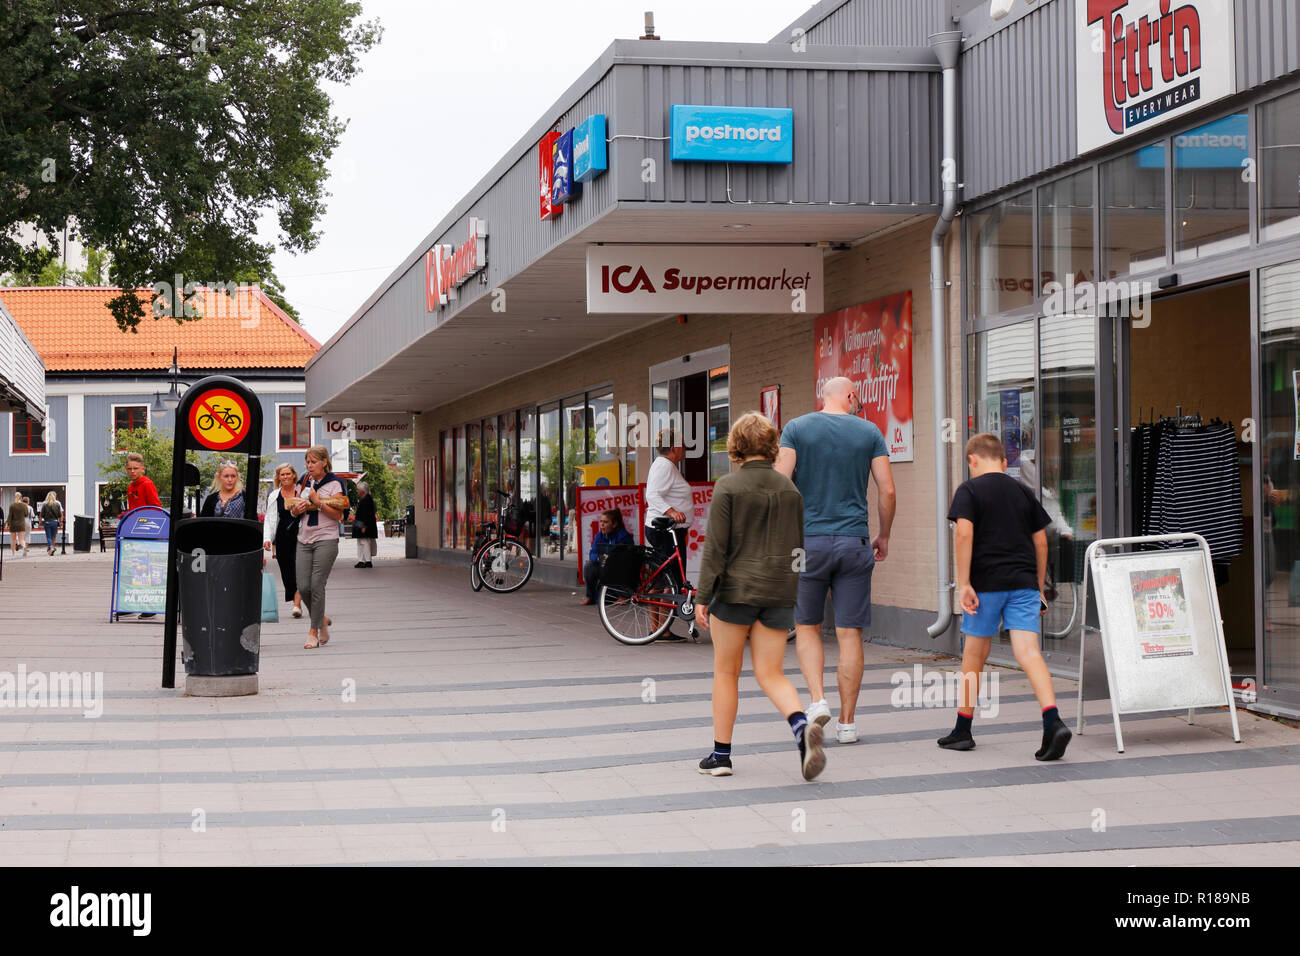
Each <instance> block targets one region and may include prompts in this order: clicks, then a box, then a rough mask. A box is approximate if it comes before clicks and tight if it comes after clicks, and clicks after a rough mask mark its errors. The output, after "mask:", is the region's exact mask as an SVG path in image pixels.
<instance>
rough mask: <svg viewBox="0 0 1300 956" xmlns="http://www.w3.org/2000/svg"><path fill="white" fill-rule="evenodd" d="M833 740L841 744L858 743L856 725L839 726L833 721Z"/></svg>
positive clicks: (837, 722) (839, 724) (838, 723)
mask: <svg viewBox="0 0 1300 956" xmlns="http://www.w3.org/2000/svg"><path fill="white" fill-rule="evenodd" d="M835 739H836V740H838V741H839V742H840V743H842V744H856V743H857V742H858V725H857V724H841V723H840V722H839V721H838V720H837V721H835Z"/></svg>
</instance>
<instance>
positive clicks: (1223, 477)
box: [1130, 416, 1243, 563]
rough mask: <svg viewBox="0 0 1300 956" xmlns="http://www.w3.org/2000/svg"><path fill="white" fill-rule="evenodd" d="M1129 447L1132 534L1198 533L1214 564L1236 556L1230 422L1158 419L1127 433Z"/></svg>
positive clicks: (1236, 477)
mask: <svg viewBox="0 0 1300 956" xmlns="http://www.w3.org/2000/svg"><path fill="white" fill-rule="evenodd" d="M1130 449H1131V452H1132V459H1131V460H1132V484H1131V488H1132V507H1133V525H1134V529H1135V533H1136V534H1140V535H1147V534H1152V535H1154V534H1188V533H1195V534H1199V535H1201V536H1202V537H1203V538H1205V540H1206V542H1207V543H1208V544H1209V545H1210V555H1211V558H1212V559H1213V560H1214V562H1215V563H1221V562H1227V561H1228V560H1229V559H1230V558H1233V557H1235V556H1236V555H1238V554H1240V553H1241V551H1242V546H1243V541H1242V530H1241V520H1242V497H1241V470H1240V465H1239V464H1238V458H1237V435H1236V431H1235V430H1234V429H1233V427H1232V425H1231V423H1229V424H1224V423H1223V422H1220V421H1218V420H1215V421H1214V422H1211V423H1210V424H1208V425H1203V424H1201V422H1200V416H1179V417H1178V418H1162V419H1160V420H1159V421H1157V422H1155V423H1154V424H1142V425H1139V426H1138V427H1137V428H1135V429H1133V432H1132V435H1131V437H1130Z"/></svg>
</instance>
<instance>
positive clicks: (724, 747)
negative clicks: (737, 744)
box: [713, 740, 731, 758]
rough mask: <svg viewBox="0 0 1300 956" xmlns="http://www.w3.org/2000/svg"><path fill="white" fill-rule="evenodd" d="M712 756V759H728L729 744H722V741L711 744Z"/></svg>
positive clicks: (729, 753) (729, 755)
mask: <svg viewBox="0 0 1300 956" xmlns="http://www.w3.org/2000/svg"><path fill="white" fill-rule="evenodd" d="M713 756H714V757H728V758H729V757H731V744H729V743H728V744H724V743H723V742H722V741H720V740H715V741H714V742H713Z"/></svg>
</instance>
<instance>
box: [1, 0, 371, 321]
mask: <svg viewBox="0 0 1300 956" xmlns="http://www.w3.org/2000/svg"><path fill="white" fill-rule="evenodd" d="M360 12H361V4H360V2H358V0H150V2H149V3H137V2H134V0H60V2H58V3H51V2H50V0H4V2H2V3H0V273H3V272H18V273H23V272H37V273H39V272H40V271H41V270H42V269H44V268H45V267H46V266H47V265H48V263H49V262H50V260H51V259H52V258H53V256H54V254H53V252H52V251H51V250H50V249H41V248H40V247H39V246H38V245H37V244H36V243H31V244H29V245H27V246H23V245H22V244H20V243H19V242H18V241H17V240H16V239H14V238H13V236H12V235H11V228H12V227H14V226H16V225H18V224H20V223H29V224H31V225H32V226H33V227H35V229H36V230H37V231H38V232H39V233H41V234H43V235H44V236H46V237H47V238H48V237H53V236H55V235H58V234H59V233H60V232H61V231H62V229H63V228H64V224H65V223H67V222H69V221H75V222H76V223H77V228H78V231H79V232H80V234H81V235H82V236H83V237H84V239H85V241H86V242H87V244H89V245H93V246H95V247H96V248H100V249H105V250H107V251H108V252H109V253H110V255H111V257H112V264H111V266H110V281H111V284H113V285H117V286H119V287H121V288H122V289H125V290H133V289H135V288H138V287H141V286H145V287H148V286H153V285H154V284H155V283H157V282H167V283H172V282H173V281H174V280H173V277H174V276H176V275H178V274H179V275H181V276H182V277H183V279H184V281H186V282H189V281H196V282H226V281H234V280H235V277H236V276H237V275H239V274H241V273H242V272H243V271H244V270H252V271H253V272H254V273H255V274H256V275H258V276H261V277H266V276H269V275H270V272H271V270H270V259H271V254H272V252H274V251H275V247H274V246H273V245H270V244H266V243H262V242H259V241H258V237H257V232H258V222H259V217H260V215H261V213H262V212H263V211H266V210H272V209H273V210H274V211H275V213H276V216H277V220H278V224H279V231H280V235H279V242H280V244H281V246H282V247H283V248H285V249H288V250H291V251H298V252H301V251H306V250H309V249H311V248H312V247H313V246H314V245H315V244H316V242H317V239H318V236H317V233H316V231H315V224H316V222H317V221H318V220H319V219H320V217H321V215H322V213H323V211H324V206H325V196H326V195H327V194H326V191H325V181H326V177H327V173H326V163H327V161H328V159H329V157H330V156H331V154H332V153H333V151H334V149H335V147H336V146H337V144H338V141H339V137H340V135H341V133H342V131H343V129H344V124H343V123H342V122H340V121H339V120H337V119H335V118H334V117H333V116H332V115H331V102H330V98H329V95H328V93H327V91H326V89H325V88H324V86H325V84H326V83H347V82H349V81H350V80H351V79H352V78H353V77H354V76H355V75H356V73H357V70H358V59H359V57H360V56H361V55H362V54H363V53H364V52H365V51H367V50H368V49H370V47H371V46H373V45H374V44H375V43H376V42H377V40H378V39H379V36H380V29H379V26H378V24H377V23H375V22H374V21H364V22H362V21H359V19H358V18H359V16H360ZM268 285H269V283H268ZM108 305H109V307H110V309H111V310H112V313H113V316H114V318H115V319H116V321H117V324H118V326H119V327H120V328H122V329H123V330H124V331H125V330H128V329H130V330H133V331H134V329H135V327H136V326H137V325H138V324H139V322H140V321H141V320H142V319H143V318H144V317H145V311H144V309H143V308H142V307H141V305H140V302H139V300H138V298H137V297H136V296H135V295H134V294H131V293H130V292H129V291H128V292H123V293H122V294H119V295H116V296H114V297H113V298H111V299H110V300H109V302H108ZM182 319H183V316H177V317H176V320H177V321H181V320H182Z"/></svg>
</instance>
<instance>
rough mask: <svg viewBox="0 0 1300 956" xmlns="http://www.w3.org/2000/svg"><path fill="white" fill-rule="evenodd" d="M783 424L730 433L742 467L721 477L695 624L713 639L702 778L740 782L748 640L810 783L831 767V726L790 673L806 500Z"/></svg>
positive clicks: (739, 425)
mask: <svg viewBox="0 0 1300 956" xmlns="http://www.w3.org/2000/svg"><path fill="white" fill-rule="evenodd" d="M779 438H780V435H779V434H778V432H777V430H776V427H775V426H774V425H773V424H772V423H771V422H770V421H768V420H767V419H766V418H764V417H763V416H762V415H760V414H759V413H758V412H748V413H746V414H744V415H742V416H741V417H740V418H739V419H738V420H737V421H736V424H735V425H733V426H732V428H731V433H730V434H729V435H728V436H727V454H728V455H729V456H730V458H731V460H732V461H738V462H741V463H742V464H741V466H740V470H739V471H735V472H732V473H731V474H729V475H724V476H723V477H722V478H720V479H718V482H717V484H716V485H715V486H714V489H713V503H712V505H711V506H710V508H709V526H708V529H707V531H706V532H705V536H704V553H703V556H702V558H701V561H700V589H699V591H698V592H697V594H696V596H695V598H696V603H695V619H696V621H697V623H699V624H700V625H701V626H702V627H707V628H708V629H709V633H710V635H711V636H712V638H713V738H714V740H713V751H712V753H710V754H709V755H708V756H707V757H705V758H704V759H703V760H701V761H700V773H707V774H712V775H713V776H715V777H722V776H730V775H731V772H732V767H731V733H732V730H733V729H734V727H735V724H736V707H737V698H738V696H739V686H740V669H741V667H742V666H743V664H744V657H745V641H746V640H748V641H749V653H750V657H751V658H752V659H753V662H754V676H755V677H756V678H757V679H758V686H759V687H761V688H763V693H765V694H766V695H767V697H768V699H769V700H770V701H772V703H773V704H775V705H776V709H777V710H779V711H780V712H781V714H782V716H784V717H785V719H786V720H787V721H788V722H789V724H790V729H791V731H792V732H793V733H794V738H795V743H796V744H797V745H798V747H799V762H800V766H801V768H802V771H803V776H804V779H805V780H812V779H813V778H814V777H816V776H817V775H818V774H819V773H821V772H822V770H823V769H824V768H825V766H826V755H825V753H824V752H823V750H822V728H821V726H820V725H818V724H816V723H811V722H809V720H808V718H807V717H806V716H805V715H804V712H803V709H802V707H801V706H800V703H799V692H798V691H797V690H795V687H794V684H792V683H790V681H789V679H788V678H787V677H786V676H785V643H786V638H787V636H788V634H789V629H790V628H791V627H793V626H794V605H795V599H796V598H797V597H798V593H799V574H798V572H797V571H796V570H795V568H796V567H797V559H798V551H799V549H800V548H802V547H803V496H802V495H800V494H799V489H798V488H796V487H795V486H794V482H792V481H791V480H790V479H789V478H787V477H786V476H785V475H783V474H781V473H780V472H778V471H774V470H773V468H772V463H773V462H774V461H775V460H776V454H777V441H778V439H779Z"/></svg>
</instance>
